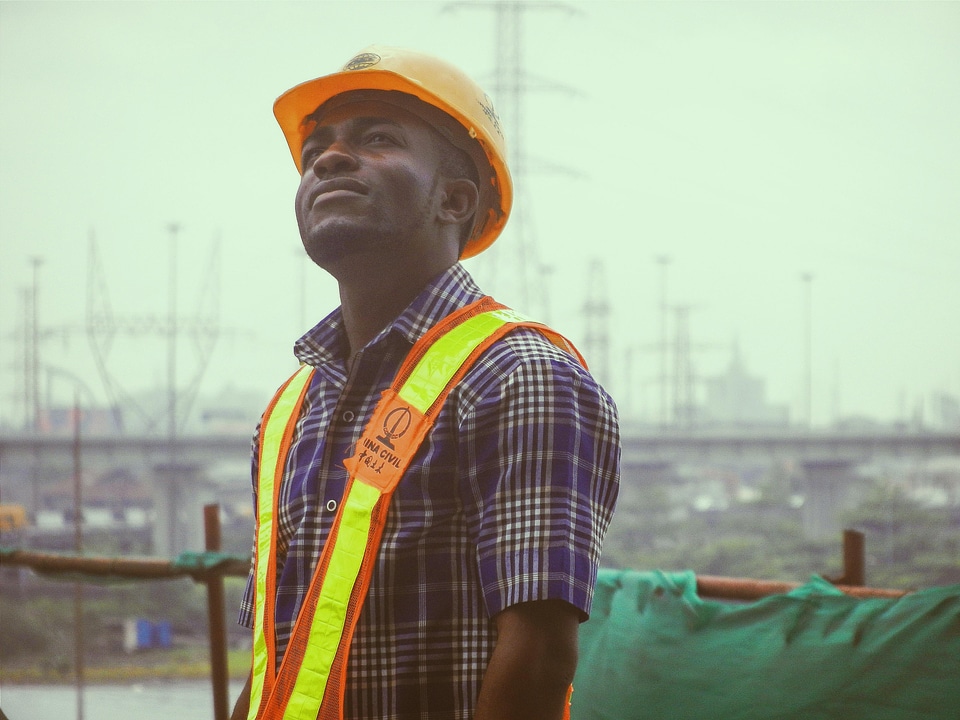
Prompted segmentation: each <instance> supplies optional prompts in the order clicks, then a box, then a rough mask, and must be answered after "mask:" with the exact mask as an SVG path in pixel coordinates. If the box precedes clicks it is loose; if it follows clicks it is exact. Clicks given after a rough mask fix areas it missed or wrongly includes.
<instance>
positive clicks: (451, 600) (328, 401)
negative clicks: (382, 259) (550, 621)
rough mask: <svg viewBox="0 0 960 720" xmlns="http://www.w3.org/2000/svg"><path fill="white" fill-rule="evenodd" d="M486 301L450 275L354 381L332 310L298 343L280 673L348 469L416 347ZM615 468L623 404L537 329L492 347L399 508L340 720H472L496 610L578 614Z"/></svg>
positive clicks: (450, 410) (356, 645)
mask: <svg viewBox="0 0 960 720" xmlns="http://www.w3.org/2000/svg"><path fill="white" fill-rule="evenodd" d="M481 296H482V293H481V292H480V290H479V289H478V288H477V286H476V285H475V284H474V282H473V280H472V278H471V277H470V275H469V274H468V273H467V272H466V270H464V269H463V268H462V267H461V266H460V265H455V266H453V267H452V268H450V269H449V270H448V271H446V272H445V273H443V274H442V275H440V276H439V277H438V278H436V279H435V280H434V281H433V282H432V283H431V284H430V285H429V286H428V287H427V288H426V289H425V290H424V291H423V292H422V293H421V294H420V295H419V296H418V297H417V299H416V300H414V301H413V303H411V304H410V306H409V307H408V308H407V309H406V310H405V311H404V312H403V313H402V314H401V315H400V316H399V317H398V318H397V319H396V320H395V321H394V322H393V323H391V324H390V325H389V326H388V327H387V328H385V329H384V330H383V331H382V332H381V333H380V334H379V335H378V336H377V337H376V338H374V340H372V341H371V342H370V343H369V344H368V345H367V346H366V347H365V348H364V349H363V350H362V352H361V353H360V355H359V356H358V358H357V360H356V362H355V364H354V366H353V369H352V372H348V369H347V361H346V348H347V342H346V335H345V332H344V328H343V318H342V315H341V314H340V311H339V310H336V311H334V312H333V313H331V314H330V315H329V316H328V317H327V318H326V319H325V320H323V321H322V322H321V323H320V324H319V325H317V326H316V327H315V328H313V329H312V330H311V331H310V332H308V333H307V334H306V335H304V336H303V337H302V338H300V340H299V341H298V342H297V343H296V345H295V347H294V352H295V354H296V356H297V358H299V359H300V360H301V361H302V362H305V363H307V364H309V365H311V366H313V367H316V368H317V372H316V373H315V374H314V378H313V381H312V382H311V385H310V388H309V390H308V392H307V395H306V399H305V402H304V406H303V410H302V413H301V416H300V420H299V422H298V423H297V427H296V431H295V435H294V439H293V443H292V445H291V447H290V452H289V455H288V457H287V463H286V469H285V472H284V477H283V485H282V490H281V498H280V511H279V517H278V526H279V530H278V536H279V542H278V545H279V557H278V559H277V578H278V579H277V604H276V633H277V638H276V641H277V658H278V662H279V659H280V658H282V655H283V652H284V650H285V648H286V645H287V641H288V639H289V636H290V633H291V631H292V629H293V624H294V622H295V621H296V617H297V614H298V612H299V610H300V604H301V603H302V601H303V598H304V595H305V594H306V591H307V587H308V585H309V583H310V579H311V576H312V574H313V570H314V566H315V564H316V562H317V560H318V558H319V557H320V552H321V548H322V547H323V543H324V541H325V540H326V538H327V533H328V532H329V530H330V526H331V524H332V522H333V518H334V515H335V513H336V506H337V504H338V503H339V502H340V499H341V496H342V494H343V489H344V484H345V482H346V479H347V475H346V470H345V468H344V466H343V464H342V461H343V460H344V459H345V458H347V457H349V456H350V455H351V454H352V450H353V446H354V443H356V442H357V440H358V439H359V437H360V434H361V432H362V430H363V427H364V424H365V423H366V421H367V418H369V417H370V415H371V414H372V412H373V409H374V407H375V405H376V403H377V401H378V400H379V398H380V393H381V392H382V391H383V390H385V389H386V388H387V387H388V386H389V385H390V383H391V381H392V380H393V377H394V375H395V373H396V371H397V369H398V368H399V366H400V364H401V363H402V362H403V360H404V358H405V357H406V355H407V352H408V351H409V350H410V348H411V347H412V346H413V344H414V342H416V340H418V339H419V338H420V337H421V336H422V335H423V334H424V333H426V332H427V330H429V329H430V328H431V327H432V326H433V325H434V324H435V323H436V322H437V321H438V320H440V319H441V318H443V317H445V316H446V315H448V314H450V313H451V312H453V311H454V310H456V309H458V308H461V307H463V306H465V305H467V304H469V303H471V302H473V301H474V300H477V299H479V298H480V297H481ZM619 462H620V442H619V430H618V425H617V416H616V408H615V407H614V404H613V402H612V400H611V399H610V397H609V396H608V395H607V394H606V392H604V391H603V389H602V388H600V387H599V385H598V384H597V383H596V382H595V381H594V380H593V378H592V377H591V376H590V374H589V373H587V372H586V371H585V370H584V369H583V368H582V367H581V366H580V365H579V364H578V363H577V361H576V360H575V359H574V358H572V357H570V356H568V355H567V354H566V353H564V352H563V351H561V350H559V349H558V348H556V347H555V346H554V345H553V344H552V343H550V342H549V341H548V340H547V339H546V338H544V337H543V336H542V335H541V334H540V333H538V332H536V331H535V330H529V329H518V330H515V331H513V332H511V333H510V334H508V335H507V336H506V337H505V338H504V339H502V340H500V341H498V342H497V343H496V344H494V345H493V346H492V347H491V348H490V349H489V350H487V351H486V352H485V353H484V354H483V355H482V356H481V357H480V359H479V360H478V361H477V363H476V364H475V365H474V366H473V368H472V369H471V370H469V371H468V372H467V374H466V376H465V377H464V378H463V380H462V381H461V382H460V383H459V384H458V385H457V387H456V388H455V389H454V390H453V391H452V392H451V394H450V396H449V397H448V398H447V401H446V403H445V405H444V407H443V409H442V411H441V412H440V414H439V416H438V418H437V420H436V423H435V425H434V427H433V430H432V432H431V433H430V435H429V436H428V437H427V438H426V440H425V441H424V443H423V445H422V446H421V447H420V449H419V451H418V453H417V455H416V457H415V458H414V460H413V462H412V463H411V465H410V467H409V469H408V470H407V472H406V474H405V475H404V477H403V480H402V481H401V483H400V485H399V487H398V488H397V490H396V492H395V494H394V496H393V500H392V502H391V505H390V512H389V516H388V520H387V525H386V528H385V530H384V534H383V541H382V545H381V548H380V553H379V556H378V559H377V566H376V569H375V571H374V575H373V578H372V580H371V583H370V591H369V594H368V595H367V599H366V603H365V605H364V607H363V611H362V612H361V615H360V619H359V621H358V624H357V629H356V632H355V635H354V640H353V644H352V647H351V652H350V659H349V664H348V669H347V689H346V698H345V702H346V714H345V717H346V718H349V719H351V720H353V719H355V718H369V719H371V720H373V719H374V718H376V719H377V720H383V719H385V718H391V719H394V720H414V719H416V720H425V719H426V718H429V719H430V720H441V719H442V720H448V719H449V720H453V719H455V718H456V719H463V720H466V719H467V718H471V717H473V711H474V706H475V704H476V699H477V696H478V694H479V692H480V683H481V681H482V679H483V675H484V671H485V670H486V667H487V663H488V661H489V658H490V655H491V652H492V650H493V647H494V644H495V641H496V632H495V623H494V621H493V620H492V618H493V617H494V616H495V615H496V614H497V613H498V612H500V611H501V610H503V609H505V608H507V607H509V606H511V605H513V604H516V603H521V602H527V601H531V600H544V599H560V600H565V601H567V602H568V603H570V604H572V605H573V606H574V607H576V608H577V609H578V610H580V611H581V613H582V614H583V616H584V617H586V616H587V614H588V613H589V611H590V605H591V602H592V598H593V587H594V582H595V580H596V574H597V567H598V564H599V558H600V546H601V541H602V539H603V536H604V533H605V532H606V529H607V526H608V524H609V522H610V518H611V516H612V514H613V508H614V505H615V503H616V498H617V490H618V483H619ZM254 466H256V457H254ZM254 477H256V467H254ZM252 618H253V615H252V585H251V583H250V582H249V581H248V584H247V591H246V593H245V595H244V599H243V604H242V607H241V613H240V622H241V624H243V625H246V626H247V627H251V626H252V623H253V620H252Z"/></svg>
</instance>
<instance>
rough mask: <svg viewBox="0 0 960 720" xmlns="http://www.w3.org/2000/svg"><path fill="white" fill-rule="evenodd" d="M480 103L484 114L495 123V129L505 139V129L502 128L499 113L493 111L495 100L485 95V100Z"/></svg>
mask: <svg viewBox="0 0 960 720" xmlns="http://www.w3.org/2000/svg"><path fill="white" fill-rule="evenodd" d="M478 102H479V103H480V107H481V108H482V109H483V114H484V115H486V116H487V118H488V119H489V120H490V122H492V123H493V127H494V129H495V130H496V131H497V133H499V135H500V137H503V129H502V128H501V127H500V116H499V115H497V111H496V110H494V109H493V100H491V99H490V96H489V95H486V94H484V96H483V100H478Z"/></svg>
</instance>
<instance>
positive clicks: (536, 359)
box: [465, 326, 606, 397]
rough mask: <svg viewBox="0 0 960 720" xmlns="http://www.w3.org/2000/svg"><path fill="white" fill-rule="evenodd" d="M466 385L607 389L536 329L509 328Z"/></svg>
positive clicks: (489, 349)
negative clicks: (531, 384)
mask: <svg viewBox="0 0 960 720" xmlns="http://www.w3.org/2000/svg"><path fill="white" fill-rule="evenodd" d="M465 380H466V381H467V383H468V384H476V385H477V386H478V387H481V386H483V387H486V386H489V385H491V384H493V385H499V384H502V383H503V382H507V381H508V380H509V381H512V382H522V383H543V386H542V388H541V389H542V390H543V391H544V392H546V391H547V390H548V388H549V387H558V386H559V387H563V386H568V387H569V388H570V389H571V390H574V389H576V390H581V391H582V390H586V391H587V392H591V393H596V394H600V395H603V396H605V397H606V392H605V391H604V390H603V388H602V387H600V385H599V383H598V382H597V381H596V379H595V378H594V377H593V375H592V374H591V373H590V371H589V369H587V368H586V367H585V366H584V365H583V364H581V362H580V360H579V359H578V358H576V357H575V356H574V355H572V354H571V353H569V352H568V351H566V350H564V349H562V348H560V347H558V346H557V345H556V344H554V342H553V341H552V340H550V339H549V338H548V337H547V336H546V335H545V334H544V333H542V332H540V331H539V330H537V329H536V328H532V327H526V326H521V327H517V328H514V329H512V330H511V331H510V332H508V333H507V334H506V335H504V336H503V337H502V338H500V339H499V340H497V341H496V342H495V343H493V344H492V345H491V346H490V348H488V349H487V350H486V351H485V352H484V353H483V354H482V355H481V356H480V358H479V359H478V360H477V363H476V365H475V366H474V368H472V369H471V371H470V372H469V373H468V374H467V376H466V378H465Z"/></svg>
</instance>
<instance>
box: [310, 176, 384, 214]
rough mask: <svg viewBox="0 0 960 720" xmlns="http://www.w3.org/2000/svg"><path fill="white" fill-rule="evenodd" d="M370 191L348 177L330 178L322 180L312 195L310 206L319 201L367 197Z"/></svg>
mask: <svg viewBox="0 0 960 720" xmlns="http://www.w3.org/2000/svg"><path fill="white" fill-rule="evenodd" d="M368 192H369V189H368V188H367V186H366V185H365V184H363V183H362V182H360V181H359V180H355V179H353V178H348V177H337V178H330V179H329V180H321V181H320V182H318V183H317V185H316V187H315V188H314V189H313V191H312V192H311V193H310V206H311V207H312V206H313V205H314V203H316V202H317V201H318V200H328V199H333V198H335V197H346V196H349V195H366V194H367V193H368Z"/></svg>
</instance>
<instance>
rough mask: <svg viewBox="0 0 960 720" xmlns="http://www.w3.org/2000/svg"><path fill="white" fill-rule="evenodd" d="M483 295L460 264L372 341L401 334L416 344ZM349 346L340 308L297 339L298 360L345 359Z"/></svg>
mask: <svg viewBox="0 0 960 720" xmlns="http://www.w3.org/2000/svg"><path fill="white" fill-rule="evenodd" d="M482 297H483V293H482V292H481V291H480V288H479V287H477V284H476V283H475V282H474V280H473V278H472V277H471V276H470V273H468V272H467V271H466V270H465V269H464V267H463V266H462V265H460V264H459V263H457V264H455V265H453V266H452V267H450V268H448V269H447V270H445V271H444V272H443V273H441V274H440V275H438V276H437V277H435V278H434V279H433V280H431V281H430V282H429V283H428V284H427V286H426V287H425V288H424V289H423V290H422V291H421V292H420V294H419V295H417V297H416V298H415V299H414V300H413V302H411V303H410V305H408V306H407V309H406V310H404V311H403V312H402V313H400V315H399V316H398V317H397V318H396V319H395V320H394V321H393V322H392V323H390V324H389V325H387V327H385V328H384V329H383V330H381V331H380V333H379V334H378V335H377V336H376V337H375V338H374V339H373V340H372V341H370V343H369V345H368V347H369V346H370V345H374V344H376V343H379V342H382V341H383V340H384V339H385V338H386V337H387V336H389V335H391V334H395V335H399V336H401V337H403V338H405V339H406V340H407V342H408V343H409V344H410V345H411V346H412V345H413V344H414V343H415V342H416V341H417V340H419V339H420V338H421V337H422V336H423V335H424V334H425V333H426V332H427V331H428V330H429V329H430V328H431V327H433V326H434V325H435V324H436V323H437V322H439V321H440V320H442V319H443V318H445V317H446V316H447V315H449V314H450V313H452V312H453V311H454V310H458V309H459V308H462V307H464V306H465V305H469V304H470V303H472V302H474V301H476V300H479V299H480V298H482ZM346 348H347V338H346V330H345V329H344V327H343V313H342V312H341V310H340V308H337V309H336V310H334V311H333V312H332V313H330V314H329V315H327V317H325V318H324V319H323V320H321V321H320V322H319V323H318V324H317V325H316V326H314V327H313V328H312V329H311V330H309V331H308V332H307V333H306V334H305V335H303V337H301V338H300V339H299V340H297V342H296V343H294V346H293V354H294V355H295V356H296V357H297V359H298V360H299V361H300V362H302V363H306V364H307V365H311V366H313V367H319V366H320V365H323V364H326V363H330V362H335V361H339V362H345V359H346V358H345V356H346Z"/></svg>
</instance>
